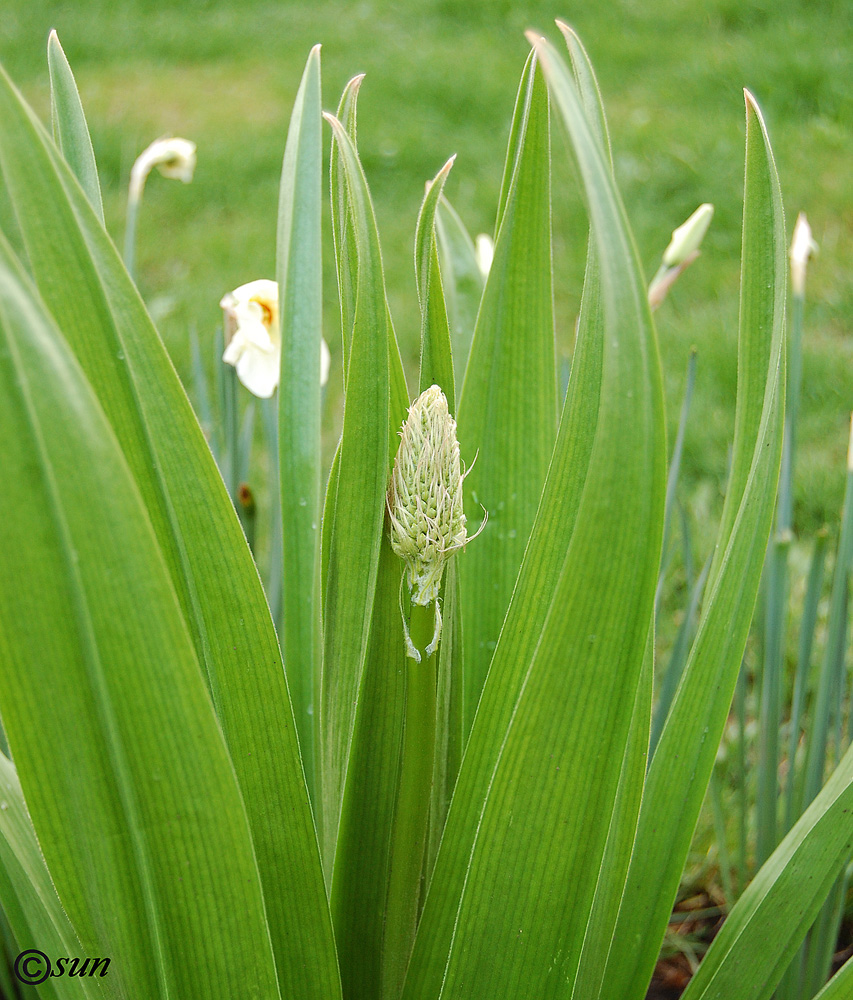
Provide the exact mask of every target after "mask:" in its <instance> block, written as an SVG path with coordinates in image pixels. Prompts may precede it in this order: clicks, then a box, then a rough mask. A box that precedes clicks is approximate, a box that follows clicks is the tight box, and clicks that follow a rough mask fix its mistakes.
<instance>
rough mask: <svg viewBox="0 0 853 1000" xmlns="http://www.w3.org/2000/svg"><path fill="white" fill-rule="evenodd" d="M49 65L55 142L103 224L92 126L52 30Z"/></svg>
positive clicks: (57, 38) (57, 39)
mask: <svg viewBox="0 0 853 1000" xmlns="http://www.w3.org/2000/svg"><path fill="white" fill-rule="evenodd" d="M47 65H48V68H49V70H50V111H51V119H52V120H53V136H54V139H55V140H56V144H57V146H59V149H60V150H61V152H62V155H63V156H64V157H65V159H66V161H67V163H68V166H69V167H71V172H72V173H73V174H74V176H75V177H76V178H77V180H78V181H79V182H80V187H82V188H83V190H84V191H85V193H86V197H87V198H88V199H89V204H90V205H91V206H92V208H93V209H94V210H95V215H97V216H98V218H99V219H100V220H101V225H103V224H104V205H103V202H102V201H101V185H100V182H99V181H98V168H97V166H96V164H95V151H94V149H92V139H91V137H90V135H89V126H88V125H87V124H86V116H85V115H84V114H83V105H82V104H81V103H80V94H79V92H78V91H77V84H76V83H75V81H74V74H73V73H72V72H71V67H70V66H69V65H68V60H67V59H66V58H65V53H64V52H63V51H62V46H61V45H60V44H59V36H58V35H57V34H56V32H55V31H51V33H50V37H49V38H48V40H47Z"/></svg>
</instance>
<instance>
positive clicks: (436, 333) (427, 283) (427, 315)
mask: <svg viewBox="0 0 853 1000" xmlns="http://www.w3.org/2000/svg"><path fill="white" fill-rule="evenodd" d="M455 159H456V157H451V158H450V159H449V160H448V161H447V163H445V165H444V166H443V167H442V168H441V170H439V172H438V173H437V174H436V176H435V177H434V178H433V180H432V181H430V183H429V185H428V186H427V192H426V196H425V197H424V201H423V204H422V205H421V210H420V214H419V215H418V225H417V229H416V232H415V278H416V280H417V286H418V299H419V300H420V304H421V368H420V392H423V391H424V390H425V389H428V388H429V387H430V386H431V385H437V386H439V387H440V388H441V390H442V392H443V393H444V395H445V396H446V397H447V403H448V406H449V408H450V412H451V414H453V413H455V412H456V387H455V380H454V373H453V351H452V348H451V345H450V324H449V322H448V319H447V305H446V303H445V301H444V288H443V282H442V279H441V268H440V266H439V260H438V238H437V236H436V229H435V217H436V212H437V211H438V206H439V202H440V199H441V193H442V190H443V189H444V182H445V181H446V180H447V175H448V174H449V173H450V168H451V167H452V166H453V161H454V160H455Z"/></svg>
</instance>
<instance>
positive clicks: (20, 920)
mask: <svg viewBox="0 0 853 1000" xmlns="http://www.w3.org/2000/svg"><path fill="white" fill-rule="evenodd" d="M0 796H2V802H0V902H1V903H2V905H3V914H4V916H5V918H6V919H7V920H8V922H9V927H10V929H11V932H12V935H13V936H14V939H15V943H16V945H17V948H18V951H19V952H22V951H28V950H30V949H32V948H38V949H39V951H42V952H44V953H45V954H46V955H48V956H50V957H58V956H60V955H63V956H70V957H78V958H80V959H81V960H82V959H84V958H85V957H90V958H92V959H97V958H103V957H105V956H101V955H92V956H84V953H83V946H82V945H81V944H80V941H79V940H78V938H77V935H76V934H75V932H74V928H73V927H72V926H71V924H70V923H69V920H68V917H67V916H66V915H65V911H64V910H63V909H62V904H61V903H60V902H59V897H58V896H57V895H56V890H55V889H54V887H53V882H51V880H50V874H49V873H48V870H47V868H46V867H45V863H44V858H43V857H42V853H41V850H40V849H39V845H38V841H37V840H36V834H35V830H33V826H32V823H31V822H30V818H29V815H28V814H27V807H26V806H25V805H24V796H23V793H22V791H21V783H20V781H18V775H17V772H16V771H15V765H14V764H13V763H12V762H11V761H10V760H9V758H8V757H6V755H5V754H0ZM107 971H109V967H107ZM114 995H115V994H114V992H113V991H111V990H110V981H109V979H106V980H105V979H103V978H101V977H100V976H99V977H97V978H91V977H85V978H80V979H79V980H77V982H76V983H75V982H74V981H73V980H71V979H67V978H64V977H56V978H55V979H53V978H51V979H48V980H47V981H46V982H44V983H42V984H41V986H40V987H39V996H42V997H45V998H48V997H50V998H53V997H55V998H56V1000H79V997H80V996H84V997H86V998H91V1000H97V998H101V1000H103V998H106V997H111V996H114Z"/></svg>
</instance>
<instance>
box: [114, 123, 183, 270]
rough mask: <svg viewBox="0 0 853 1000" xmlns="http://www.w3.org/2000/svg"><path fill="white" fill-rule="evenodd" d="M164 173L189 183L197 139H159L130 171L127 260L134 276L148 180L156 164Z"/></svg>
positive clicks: (125, 255)
mask: <svg viewBox="0 0 853 1000" xmlns="http://www.w3.org/2000/svg"><path fill="white" fill-rule="evenodd" d="M155 167H156V168H157V169H158V170H159V171H160V173H161V174H162V175H163V176H164V177H169V178H172V179H175V180H179V181H183V182H184V184H189V182H190V181H191V180H192V179H193V173H194V172H195V143H194V142H191V141H190V140H189V139H179V138H177V137H174V138H171V139H169V138H166V139H157V140H156V141H155V142H152V143H151V145H150V146H148V147H147V149H144V150H143V151H142V152H141V153H140V154H139V156H138V157H137V158H136V162H135V163H134V164H133V167H132V168H131V171H130V188H129V190H128V193H127V225H126V227H125V232H124V263H125V266H126V267H127V270H128V273H129V274H130V275H131V277H132V276H133V275H134V272H135V269H136V268H135V264H136V219H137V216H138V215H139V205H140V203H141V201H142V191H143V189H144V188H145V181H146V180H147V179H148V175H149V174H150V173H151V171H152V170H153V169H154V168H155Z"/></svg>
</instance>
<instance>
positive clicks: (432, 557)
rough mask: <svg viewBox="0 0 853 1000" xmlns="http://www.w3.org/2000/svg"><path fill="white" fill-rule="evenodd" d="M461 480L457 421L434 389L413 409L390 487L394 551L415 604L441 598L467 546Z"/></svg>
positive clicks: (390, 516)
mask: <svg viewBox="0 0 853 1000" xmlns="http://www.w3.org/2000/svg"><path fill="white" fill-rule="evenodd" d="M462 480H463V475H462V468H461V463H460V459H459V442H458V441H457V440H456V421H455V420H454V419H453V417H451V416H450V413H449V411H448V409H447V399H446V398H445V396H444V393H443V392H442V391H441V389H440V388H439V387H438V386H437V385H432V386H430V387H429V389H427V390H426V391H425V392H422V393H421V394H420V396H418V398H417V399H416V400H415V401H414V403H412V405H411V406H410V407H409V416H408V418H407V419H406V422H405V423H404V424H403V429H402V431H401V432H400V448H399V450H398V451H397V458H396V460H395V462H394V471H393V473H392V475H391V484H390V486H389V488H388V514H389V518H390V521H391V547H392V548H393V549H394V551H395V552H396V553H397V555H398V556H399V557H400V558H401V559H403V560H404V562H405V564H406V581H407V583H408V585H409V589H410V591H411V594H412V602H413V603H414V604H420V605H427V604H430V603H432V602H433V601H435V600H436V598H437V597H438V591H439V587H440V586H441V577H442V574H443V572H444V567H445V564H446V563H447V560H448V559H449V558H450V557H451V556H452V555H453V553H454V552H456V551H457V550H458V549H461V548H462V546H463V545H464V544H465V542H466V539H467V533H466V530H465V513H464V511H463V509H462Z"/></svg>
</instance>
